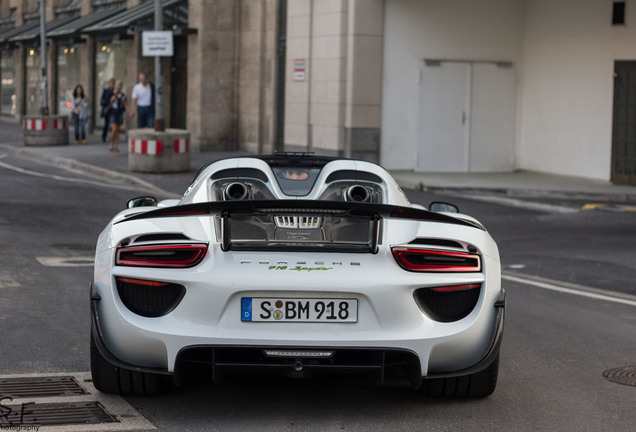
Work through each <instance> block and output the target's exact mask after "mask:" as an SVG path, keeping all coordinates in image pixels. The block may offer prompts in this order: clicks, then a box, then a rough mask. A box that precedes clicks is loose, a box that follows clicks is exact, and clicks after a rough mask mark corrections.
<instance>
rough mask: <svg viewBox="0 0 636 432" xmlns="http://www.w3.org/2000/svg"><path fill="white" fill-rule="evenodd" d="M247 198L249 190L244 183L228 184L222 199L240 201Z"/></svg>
mask: <svg viewBox="0 0 636 432" xmlns="http://www.w3.org/2000/svg"><path fill="white" fill-rule="evenodd" d="M248 198H249V189H248V188H247V185H245V184H244V183H238V182H237V183H230V184H229V185H227V186H225V190H224V191H223V199H224V200H225V201H241V200H244V199H248Z"/></svg>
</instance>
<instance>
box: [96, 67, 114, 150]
mask: <svg viewBox="0 0 636 432" xmlns="http://www.w3.org/2000/svg"><path fill="white" fill-rule="evenodd" d="M114 91H115V78H111V79H110V80H109V81H108V87H104V90H103V91H102V97H101V100H100V102H99V103H100V105H101V106H102V112H101V117H102V118H103V119H104V128H103V129H102V142H106V137H107V136H108V128H109V126H110V112H111V108H110V97H111V96H112V95H113V92H114Z"/></svg>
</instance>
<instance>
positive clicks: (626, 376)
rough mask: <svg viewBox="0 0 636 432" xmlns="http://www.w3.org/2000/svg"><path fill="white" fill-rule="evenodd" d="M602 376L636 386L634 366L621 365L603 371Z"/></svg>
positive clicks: (635, 369)
mask: <svg viewBox="0 0 636 432" xmlns="http://www.w3.org/2000/svg"><path fill="white" fill-rule="evenodd" d="M603 376H604V377H605V378H607V379H608V380H610V381H612V382H615V383H618V384H623V385H628V386H635V387H636V366H623V367H619V368H615V369H610V370H606V371H605V372H603Z"/></svg>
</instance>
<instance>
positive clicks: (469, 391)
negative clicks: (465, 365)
mask: <svg viewBox="0 0 636 432" xmlns="http://www.w3.org/2000/svg"><path fill="white" fill-rule="evenodd" d="M498 375H499V354H497V357H496V358H495V360H494V361H493V362H492V363H491V364H490V366H488V367H487V368H486V369H484V370H483V371H481V372H477V373H474V374H472V375H465V376H460V377H453V378H433V379H426V380H424V381H423V382H422V388H421V389H420V391H422V392H423V393H425V394H426V395H428V396H433V397H470V398H483V397H486V396H490V395H491V394H492V393H493V392H494V391H495V387H497V377H498Z"/></svg>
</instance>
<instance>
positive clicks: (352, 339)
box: [91, 153, 505, 397]
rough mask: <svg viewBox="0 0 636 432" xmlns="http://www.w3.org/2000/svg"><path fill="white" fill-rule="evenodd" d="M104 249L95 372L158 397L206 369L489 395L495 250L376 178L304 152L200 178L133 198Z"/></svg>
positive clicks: (471, 222) (97, 290) (456, 217)
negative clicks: (170, 194) (168, 195)
mask: <svg viewBox="0 0 636 432" xmlns="http://www.w3.org/2000/svg"><path fill="white" fill-rule="evenodd" d="M128 207H129V208H128V209H126V210H124V211H122V212H120V213H119V214H117V215H116V216H115V217H114V218H113V220H112V221H111V222H110V223H109V224H108V226H107V227H106V228H105V229H104V231H103V232H102V233H101V235H100V236H99V239H98V243H97V250H96V255H95V276H94V282H93V284H92V285H91V312H92V332H91V336H92V337H91V372H92V376H93V382H94V384H95V387H96V388H97V389H99V390H101V391H104V392H110V393H122V394H155V393H159V392H161V391H162V390H164V389H165V387H166V386H168V385H172V384H178V383H179V382H180V380H181V377H182V376H183V373H184V372H186V371H188V370H189V369H191V367H190V366H191V365H192V364H193V362H194V363H199V364H200V363H206V364H209V368H210V370H211V371H212V373H213V377H214V379H215V380H216V379H217V378H218V377H221V376H223V374H224V373H225V372H232V371H233V372H237V371H238V372H240V373H245V372H248V371H251V370H254V371H258V372H259V373H260V372H261V371H275V372H280V373H282V374H287V375H291V376H296V377H307V376H314V375H318V374H321V373H337V372H341V373H342V372H344V373H347V374H353V373H357V372H361V373H362V375H365V376H368V377H369V378H371V379H372V380H374V383H376V384H378V385H381V384H382V383H383V382H384V380H385V378H386V377H389V376H391V377H392V378H393V377H396V376H397V377H402V378H403V380H404V381H405V382H408V383H410V385H411V386H412V387H414V388H421V391H424V392H426V393H427V394H430V395H439V396H468V397H483V396H487V395H489V394H491V393H492V392H493V391H494V389H495V386H496V383H497V372H498V364H499V362H498V359H499V349H500V345H501V339H502V333H503V323H504V304H505V301H504V291H503V290H502V288H501V277H500V262H499V253H498V250H497V246H496V244H495V242H494V241H493V239H492V238H491V236H490V235H489V234H488V232H487V231H486V230H485V229H484V227H483V226H482V225H481V224H480V223H479V222H477V221H476V220H475V219H473V218H471V217H469V216H466V215H462V214H459V213H456V212H454V211H456V208H454V207H453V206H452V205H448V204H443V203H434V204H431V209H430V210H427V209H425V208H424V207H422V206H417V205H412V204H411V203H409V201H408V200H407V198H406V197H405V195H404V194H403V192H402V191H401V190H400V188H399V187H398V185H397V183H396V182H395V180H394V179H393V178H392V177H391V176H390V175H389V173H387V172H386V171H385V170H384V169H383V168H381V167H380V166H378V165H375V164H372V163H369V162H363V161H358V160H344V159H336V158H327V157H319V156H310V155H306V154H296V153H286V154H277V155H273V156H255V157H237V158H231V159H225V160H220V161H216V162H213V163H211V164H210V165H208V166H206V167H205V168H203V169H202V170H201V171H200V172H199V173H198V174H197V176H196V178H195V180H194V182H193V183H192V185H191V186H190V187H189V188H188V190H187V191H186V192H185V194H184V196H183V198H182V199H180V200H164V201H161V202H158V203H157V201H156V200H155V199H153V198H152V197H141V198H137V199H134V200H131V201H130V202H129V204H128Z"/></svg>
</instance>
